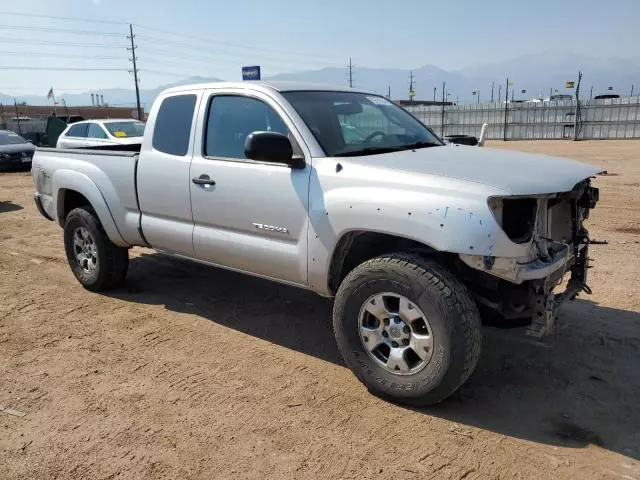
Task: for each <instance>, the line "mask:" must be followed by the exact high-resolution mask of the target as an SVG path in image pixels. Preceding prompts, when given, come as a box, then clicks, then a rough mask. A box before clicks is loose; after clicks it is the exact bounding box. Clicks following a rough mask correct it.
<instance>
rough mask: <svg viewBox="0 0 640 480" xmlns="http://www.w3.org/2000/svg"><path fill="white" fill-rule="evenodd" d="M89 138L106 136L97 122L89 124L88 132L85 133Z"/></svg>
mask: <svg viewBox="0 0 640 480" xmlns="http://www.w3.org/2000/svg"><path fill="white" fill-rule="evenodd" d="M87 136H88V137H89V138H107V134H106V133H104V130H103V129H102V127H101V126H100V125H98V124H97V123H91V124H89V133H88V135H87Z"/></svg>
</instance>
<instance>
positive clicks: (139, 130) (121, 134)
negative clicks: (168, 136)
mask: <svg viewBox="0 0 640 480" xmlns="http://www.w3.org/2000/svg"><path fill="white" fill-rule="evenodd" d="M104 126H105V127H106V128H107V130H109V133H110V134H111V135H112V136H114V137H116V138H127V137H141V136H142V134H143V133H144V123H142V122H137V121H135V122H107V123H105V124H104Z"/></svg>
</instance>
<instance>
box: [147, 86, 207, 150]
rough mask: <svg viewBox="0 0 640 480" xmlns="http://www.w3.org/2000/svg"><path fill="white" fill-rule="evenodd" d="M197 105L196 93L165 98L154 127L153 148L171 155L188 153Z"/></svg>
mask: <svg viewBox="0 0 640 480" xmlns="http://www.w3.org/2000/svg"><path fill="white" fill-rule="evenodd" d="M195 106H196V96H195V95H176V96H174V97H168V98H165V99H164V100H163V101H162V105H160V110H159V111H158V115H157V116H156V123H155V125H154V127H153V143H152V144H153V148H155V149H156V150H158V151H160V152H163V153H168V154H169V155H177V156H180V157H182V156H184V155H186V153H187V150H188V149H189V136H190V134H191V122H192V121H193V111H194V110H195Z"/></svg>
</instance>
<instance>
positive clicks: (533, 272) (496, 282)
mask: <svg viewBox="0 0 640 480" xmlns="http://www.w3.org/2000/svg"><path fill="white" fill-rule="evenodd" d="M598 199H599V192H598V189H597V188H595V187H592V186H591V182H590V179H586V180H584V181H582V182H580V183H579V184H578V185H576V186H575V188H574V189H573V190H571V191H570V192H564V193H557V194H551V195H539V196H527V197H492V198H490V199H489V206H490V209H491V211H492V212H493V215H494V218H495V219H496V221H497V222H498V224H499V225H500V226H501V227H502V229H503V231H504V232H505V234H506V235H507V236H508V237H509V239H510V240H511V241H512V242H513V243H515V244H518V245H521V246H522V247H524V248H523V250H522V252H523V255H522V256H520V257H515V258H513V257H493V256H480V255H460V256H459V257H460V260H461V262H458V269H459V270H460V274H461V275H462V276H463V278H465V281H466V283H467V285H468V287H469V288H470V289H471V290H472V292H473V293H474V295H475V298H476V300H477V302H478V303H479V304H480V305H483V306H484V307H488V308H490V309H491V310H493V311H494V312H497V313H498V314H499V315H500V316H501V317H503V318H504V319H507V320H508V319H522V318H530V319H531V321H530V323H529V325H528V329H527V333H528V334H529V335H531V336H534V337H538V338H542V337H545V336H547V335H549V334H550V333H552V332H553V328H554V324H555V320H556V318H557V310H558V308H559V307H560V305H561V304H562V303H563V302H564V301H566V300H573V299H574V298H575V297H576V296H577V295H578V294H579V293H580V292H584V293H587V294H589V293H591V290H590V288H589V287H588V286H587V283H586V282H587V269H588V268H589V265H588V262H589V255H588V252H589V244H590V243H601V242H596V241H593V240H591V239H590V238H589V232H588V231H587V229H586V228H585V226H584V221H585V220H586V219H587V218H589V211H590V210H591V209H592V208H594V207H595V206H596V203H597V202H598ZM567 273H569V274H570V278H569V280H568V282H567V284H566V288H565V290H564V291H563V292H561V293H557V294H556V293H554V289H556V288H557V287H558V286H559V285H560V284H562V283H563V279H564V277H565V275H566V274H567Z"/></svg>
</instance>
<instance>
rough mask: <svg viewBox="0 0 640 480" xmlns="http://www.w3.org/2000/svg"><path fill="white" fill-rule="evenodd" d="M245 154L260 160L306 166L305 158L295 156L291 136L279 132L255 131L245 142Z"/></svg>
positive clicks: (299, 166) (294, 166) (300, 166)
mask: <svg viewBox="0 0 640 480" xmlns="http://www.w3.org/2000/svg"><path fill="white" fill-rule="evenodd" d="M244 155H245V157H247V158H249V159H251V160H258V161H260V162H273V163H283V164H285V165H288V166H289V167H291V168H304V166H305V161H304V158H301V157H298V156H296V157H294V156H293V147H292V146H291V141H290V140H289V137H287V136H286V135H283V134H282V133H278V132H253V133H250V134H249V135H248V136H247V139H246V141H245V142H244Z"/></svg>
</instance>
